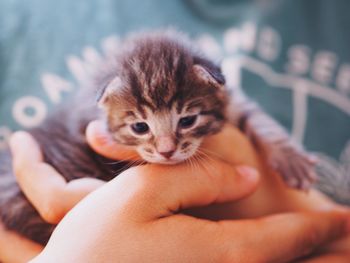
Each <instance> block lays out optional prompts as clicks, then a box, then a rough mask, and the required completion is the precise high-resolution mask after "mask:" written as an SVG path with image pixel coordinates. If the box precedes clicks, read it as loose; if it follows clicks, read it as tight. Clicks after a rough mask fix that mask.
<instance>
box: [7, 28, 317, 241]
mask: <svg viewBox="0 0 350 263" xmlns="http://www.w3.org/2000/svg"><path fill="white" fill-rule="evenodd" d="M96 80H97V81H96V83H94V85H93V86H95V87H96V89H97V92H98V94H99V96H98V105H99V106H100V107H101V108H102V109H103V112H104V116H105V119H106V122H107V127H108V129H109V132H110V133H111V135H112V136H113V138H114V139H115V140H116V141H117V142H118V143H121V144H126V145H130V146H134V147H135V149H136V150H137V152H138V153H139V154H140V156H141V157H142V158H143V159H144V160H146V161H147V162H152V163H163V164H174V163H178V162H181V161H184V160H186V159H188V158H190V157H191V156H192V155H193V154H195V153H196V151H197V149H198V147H199V146H200V144H201V141H202V140H203V138H205V137H206V136H208V135H210V134H215V133H217V132H219V131H220V130H221V128H222V127H223V125H224V124H225V123H226V122H227V121H229V122H231V123H232V124H233V125H236V126H237V127H239V128H240V129H241V130H242V131H243V132H244V133H246V134H247V136H248V137H249V138H251V140H252V141H253V142H254V143H255V144H256V146H257V147H258V149H259V150H261V151H263V153H264V154H265V155H266V158H267V161H268V162H269V164H270V165H271V166H272V168H274V169H275V170H276V171H278V172H279V173H280V174H281V176H282V177H283V178H284V180H285V182H286V183H287V184H288V185H289V186H292V187H296V188H302V189H307V188H309V187H310V185H311V183H312V181H313V180H314V178H315V174H314V172H313V160H312V158H310V157H309V155H308V154H306V153H305V152H304V151H303V150H302V148H301V147H300V146H298V145H295V144H294V143H293V142H292V141H291V140H290V139H289V137H288V135H287V133H286V132H285V131H284V130H283V129H282V128H281V127H280V126H279V125H277V124H276V123H275V122H274V121H273V120H272V119H271V118H269V117H268V116H267V115H266V114H264V113H263V112H262V111H261V110H260V109H259V108H258V106H257V105H255V104H254V103H252V102H251V101H249V100H248V99H247V98H245V97H244V96H242V94H229V92H228V89H226V87H225V78H224V76H223V75H222V73H221V71H220V68H219V67H218V66H216V65H215V64H214V63H212V62H211V61H210V60H208V59H207V58H205V57H204V56H203V55H202V54H201V53H199V52H197V51H196V50H195V49H194V48H193V47H192V46H191V44H189V43H188V41H187V40H184V39H183V37H180V36H179V34H175V33H166V32H165V33H164V32H163V33H159V32H156V33H148V34H141V35H138V36H134V37H131V38H128V39H127V40H125V41H124V44H123V48H121V49H120V51H119V52H118V54H116V55H115V57H109V58H106V59H105V61H104V65H103V67H102V69H101V70H100V71H99V73H98V74H97V77H96ZM93 93H94V92H93V89H91V88H85V89H82V92H81V94H78V95H77V96H76V97H75V98H73V99H72V100H71V101H70V102H68V103H67V104H66V105H63V106H62V107H61V108H60V109H58V110H56V111H55V112H54V113H53V114H52V115H51V116H50V117H49V118H48V119H47V120H46V121H45V122H44V123H43V124H42V125H41V126H40V127H38V128H34V129H32V130H30V133H31V134H32V135H33V136H34V137H35V139H36V140H37V141H38V142H39V144H40V146H41V149H42V151H43V154H44V157H45V161H46V162H48V163H49V164H51V165H52V166H53V167H55V168H56V169H57V170H58V172H60V173H61V174H62V175H63V176H64V177H65V178H66V179H67V180H73V179H77V178H82V177H94V178H99V179H102V180H110V179H111V178H113V177H114V176H115V175H116V171H118V172H121V171H122V170H123V168H125V167H127V163H115V164H111V163H112V161H111V160H108V159H106V158H104V157H102V156H100V155H98V154H96V153H95V152H94V151H92V149H91V148H90V147H89V146H88V145H87V143H86V141H85V136H84V131H85V128H86V126H87V124H88V123H89V122H90V121H91V120H94V119H96V118H98V117H99V113H98V110H97V107H96V105H94V104H92V103H88V101H89V100H91V98H92V97H93ZM71 109H74V110H71ZM232 147H234V146H233V145H232ZM0 218H1V220H2V222H3V223H4V225H5V226H6V227H7V228H9V229H12V230H15V231H17V232H19V233H20V234H22V235H24V236H26V237H27V238H30V239H32V240H34V241H36V242H38V243H41V244H45V243H46V242H47V241H48V239H49V237H50V235H51V233H52V231H53V229H54V226H53V225H50V224H48V223H46V222H44V221H43V220H42V219H41V218H40V216H39V215H38V213H37V212H36V211H35V209H34V208H33V206H32V205H31V204H30V203H29V201H28V200H27V199H26V198H25V196H24V195H23V193H22V192H21V190H20V189H19V187H18V185H17V184H16V181H15V177H14V175H13V174H12V168H11V156H10V153H9V152H4V153H2V154H1V157H0Z"/></svg>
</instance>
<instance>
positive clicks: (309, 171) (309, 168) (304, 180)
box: [267, 146, 318, 190]
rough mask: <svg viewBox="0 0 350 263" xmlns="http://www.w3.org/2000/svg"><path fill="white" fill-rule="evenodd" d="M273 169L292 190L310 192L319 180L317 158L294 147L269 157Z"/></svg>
mask: <svg viewBox="0 0 350 263" xmlns="http://www.w3.org/2000/svg"><path fill="white" fill-rule="evenodd" d="M267 158H268V163H269V165H270V166H271V168H272V169H274V170H275V171H276V172H278V173H279V174H280V175H281V176H282V178H283V180H284V181H285V183H286V184H287V185H288V186H289V187H292V188H297V189H302V190H308V189H310V188H311V186H312V184H313V183H314V182H315V180H316V178H317V174H316V172H315V165H316V163H317V162H318V160H317V158H316V157H315V156H313V155H312V154H309V153H306V152H303V151H301V150H298V149H296V148H294V147H292V146H291V147H283V148H282V149H279V150H277V151H272V152H270V154H268V156H267Z"/></svg>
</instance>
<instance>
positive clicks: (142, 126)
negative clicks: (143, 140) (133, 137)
mask: <svg viewBox="0 0 350 263" xmlns="http://www.w3.org/2000/svg"><path fill="white" fill-rule="evenodd" d="M131 129H132V130H133V131H134V132H135V133H137V134H145V133H147V132H148V131H149V127H148V125H147V123H145V122H136V123H134V124H132V125H131Z"/></svg>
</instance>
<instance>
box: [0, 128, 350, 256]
mask: <svg viewBox="0 0 350 263" xmlns="http://www.w3.org/2000/svg"><path fill="white" fill-rule="evenodd" d="M99 127H100V126H99V125H98V123H95V124H92V125H90V126H89V129H88V134H87V138H88V140H89V142H90V144H91V145H92V146H93V148H94V149H95V150H96V151H98V152H100V153H102V154H104V155H109V156H108V157H114V158H117V159H120V158H121V157H123V156H124V157H125V156H136V155H135V154H133V153H132V152H130V151H129V150H128V149H127V148H123V147H122V146H117V145H114V144H113V143H111V142H110V141H109V140H108V138H106V136H105V134H103V132H102V131H101V129H100V128H99ZM17 135H18V134H17ZM21 136H22V138H19V137H21ZM15 137H16V136H15ZM24 137H25V135H24ZM16 140H17V142H16ZM25 140H26V139H24V142H25ZM29 141H30V140H29ZM228 141H230V142H232V145H235V146H236V147H232V148H227V147H226V145H227V143H228ZM19 142H20V143H19ZM225 142H226V143H225ZM27 143H28V142H27ZM32 143H33V142H29V145H27V147H23V134H19V136H17V138H14V139H13V140H12V143H11V144H12V148H13V149H14V154H15V155H14V157H15V158H14V167H15V171H16V174H17V176H18V180H19V183H20V185H21V186H22V188H23V190H24V192H25V193H26V195H27V196H28V197H29V198H30V200H31V201H32V202H33V204H34V205H35V206H36V207H37V209H38V211H39V212H41V214H42V216H43V217H44V218H46V219H48V221H50V222H58V221H60V219H61V218H62V217H63V215H64V214H66V212H67V211H69V210H70V209H71V208H72V207H73V206H74V205H75V204H76V203H77V202H79V200H81V199H82V198H83V197H84V196H85V195H86V194H87V193H89V192H91V191H92V190H93V189H95V188H98V187H100V186H101V185H102V184H103V183H101V182H99V181H95V180H84V179H83V180H81V181H75V182H72V183H68V184H67V183H65V182H64V180H63V179H62V178H61V177H60V176H59V175H58V174H57V173H56V172H55V171H54V170H53V169H52V168H51V167H50V166H47V165H46V164H44V163H42V162H41V161H42V160H41V155H40V152H39V151H38V149H37V150H35V147H36V146H35V144H32ZM16 144H17V146H16ZM19 144H20V145H19ZM24 148H27V149H28V148H29V149H31V154H30V155H29V154H28V152H26V151H23V150H20V149H24ZM33 149H34V152H33ZM204 149H206V150H203V151H206V153H207V154H209V153H212V152H213V151H215V154H214V153H212V154H211V157H209V159H207V160H206V162H205V165H202V166H200V165H199V162H200V161H199V160H198V163H197V166H196V170H194V167H191V166H190V165H186V164H183V165H177V166H173V167H171V168H170V167H165V166H159V165H149V166H144V167H138V168H133V169H130V170H128V171H127V172H126V173H123V174H122V175H121V176H119V177H118V178H117V179H115V180H112V181H111V182H110V183H107V184H106V185H105V186H103V187H100V188H99V189H98V190H97V191H95V192H94V193H93V194H91V195H89V197H87V198H86V199H84V200H83V201H82V202H81V203H79V205H77V206H76V207H75V208H74V209H73V210H72V211H71V212H70V213H69V214H68V215H67V216H66V217H65V218H64V220H63V221H62V222H61V223H60V224H59V227H58V229H57V231H55V234H54V235H53V237H52V239H51V240H50V242H49V245H48V246H47V247H46V249H45V250H44V252H43V253H42V254H41V255H40V256H39V257H38V258H37V259H36V261H38V262H46V261H47V258H50V259H52V258H55V255H60V258H61V259H62V255H65V256H66V257H67V259H69V257H75V258H76V257H79V256H81V257H86V258H79V259H80V260H82V261H84V262H85V261H86V260H87V259H89V258H91V256H95V255H96V254H97V255H99V256H101V257H105V256H107V258H108V257H109V256H113V258H118V259H120V258H121V259H125V260H126V261H127V260H128V259H129V261H132V258H130V257H129V258H123V256H124V257H127V256H131V254H132V255H133V256H135V257H137V256H138V257H141V256H142V258H143V262H146V261H144V259H147V257H148V259H149V260H150V261H151V260H153V261H154V260H156V259H158V260H159V259H160V258H162V257H163V258H164V257H166V259H169V258H170V259H171V258H172V257H171V256H173V259H174V261H175V260H180V261H181V262H186V260H187V261H189V260H191V259H192V260H194V259H195V261H199V262H206V261H210V259H212V260H215V261H216V262H223V259H226V260H227V261H231V262H232V261H234V262H274V261H275V262H283V261H289V260H291V259H292V258H296V257H298V256H300V255H304V254H305V253H307V252H309V251H312V250H313V249H314V248H315V247H319V246H320V244H324V243H325V242H326V241H329V240H331V239H334V238H336V237H339V236H341V235H342V233H345V232H346V231H347V230H346V229H347V222H348V221H349V220H348V219H347V218H348V214H347V212H341V211H335V208H336V206H334V205H333V204H332V203H331V202H329V201H327V200H326V199H324V198H323V197H321V196H320V195H319V194H317V193H313V192H312V193H309V194H305V193H299V192H297V191H293V190H286V189H285V187H284V186H283V184H282V183H281V182H280V181H279V179H278V177H276V176H275V175H274V174H273V173H272V172H270V171H269V172H267V171H266V168H265V167H264V166H263V165H262V163H263V162H261V160H260V159H259V158H258V156H257V155H256V153H255V151H254V149H253V147H252V146H251V145H250V144H249V142H248V141H247V140H246V139H245V137H244V136H242V135H241V134H240V133H239V132H238V131H236V130H233V129H225V131H224V132H223V133H221V134H220V135H217V136H213V137H212V138H210V140H208V141H206V142H205V144H204ZM235 149H236V150H235ZM238 149H239V150H238ZM218 156H220V157H218ZM202 158H204V157H202ZM207 158H208V157H207ZM218 159H222V160H225V161H226V162H223V161H219V160H218ZM208 163H210V165H209V164H208ZM233 164H234V165H235V166H234V165H233ZM243 164H244V165H245V166H243V167H246V165H249V166H252V167H255V168H256V169H257V170H258V171H259V172H260V174H261V175H262V176H261V178H260V179H261V180H260V184H259V187H258V189H257V191H256V192H255V193H254V194H252V195H251V196H250V197H249V198H246V199H244V200H241V201H237V199H240V198H242V197H245V196H247V195H249V194H251V193H252V192H254V190H255V189H256V187H257V186H258V182H257V181H258V180H257V179H258V176H255V177H254V175H253V176H250V177H249V176H248V174H249V171H250V173H253V174H254V170H253V171H252V170H251V169H248V168H242V165H243ZM239 167H241V169H239ZM238 171H241V173H243V176H242V175H239V173H238ZM180 175H181V176H180ZM198 178H200V180H197V179H198ZM254 178H255V179H254ZM193 179H195V180H194V181H192V180H193ZM38 181H40V183H38ZM139 181H141V185H139V184H138V183H137V182H139ZM198 182H200V184H198ZM271 183H273V184H276V185H274V186H273V187H270V184H271ZM125 186H129V187H128V188H127V191H125V190H124V189H125ZM118 189H119V191H117V190H118ZM232 189H234V190H232ZM160 192H161V193H163V194H164V199H163V198H161V200H159V194H158V193H160ZM213 193H214V194H213ZM43 195H44V196H47V197H48V198H42V196H43ZM124 195H126V196H124ZM57 196H58V197H59V198H57ZM113 196H114V198H113ZM123 196H124V197H125V198H126V199H123ZM145 196H148V198H149V199H148V198H145ZM62 197H64V198H62ZM272 197H275V198H276V197H278V199H273V198H272ZM304 199H305V200H306V201H305V200H304ZM47 200H49V201H47ZM105 200H115V202H113V203H111V202H105ZM123 200H124V201H123ZM276 200H279V202H278V203H276ZM303 200H304V201H303ZM223 201H231V202H230V203H226V204H225V205H215V206H214V205H212V206H211V207H206V208H205V209H192V210H191V211H190V210H187V212H188V213H191V214H196V215H200V216H202V217H210V215H211V216H212V215H213V214H215V217H216V218H225V219H228V218H238V217H239V218H245V217H256V216H261V215H266V214H269V213H271V212H286V211H298V209H299V210H300V211H302V212H297V213H288V214H287V213H286V214H279V215H274V216H266V217H263V218H259V219H249V220H236V221H228V220H225V221H220V222H213V221H207V220H201V219H198V218H194V217H189V216H185V215H182V214H177V213H175V214H174V213H173V212H174V211H178V207H179V202H180V203H181V208H182V209H185V208H192V207H193V206H207V205H210V204H212V203H218V202H223ZM266 202H270V203H268V204H266ZM106 203H107V204H106ZM150 204H152V206H151V208H153V209H149V211H148V209H145V207H147V208H150ZM300 204H302V205H300ZM247 205H250V207H249V206H248V207H245V206H247ZM311 205H312V207H309V206H311ZM315 205H317V208H316V207H315ZM92 208H94V209H93V213H94V215H99V217H100V219H99V220H96V218H91V209H92ZM96 208H98V211H97V210H96ZM169 208H171V209H169ZM310 208H312V209H318V210H319V209H321V210H323V211H322V212H307V210H310ZM232 209H236V210H232ZM145 210H146V212H147V213H145ZM151 210H152V211H151ZM250 210H252V211H250ZM324 210H327V211H324ZM329 210H332V211H329ZM89 211H90V212H89ZM125 211H126V212H125ZM208 211H209V212H208ZM86 213H88V214H89V213H90V216H86ZM111 214H113V215H114V216H113V217H111ZM106 218H107V219H111V218H112V219H113V220H105V219H106ZM130 218H132V219H134V220H133V221H136V223H140V224H130V222H129V221H130ZM89 219H95V220H92V222H89ZM80 220H84V224H83V225H84V226H85V228H86V226H89V228H93V229H94V226H96V229H98V231H99V232H98V233H95V232H94V231H93V233H91V232H89V231H86V232H85V233H84V234H83V235H82V233H79V235H72V233H74V231H76V230H77V229H79V226H81V225H82V224H81V221H80ZM87 221H88V222H87ZM101 222H102V223H101ZM290 222H293V224H290ZM141 223H144V224H141ZM101 224H102V225H101ZM77 227H78V228H77ZM85 228H84V229H85ZM96 229H95V230H96ZM111 229H115V231H111ZM126 230H127V231H126ZM84 231H85V230H84ZM100 231H101V232H100ZM111 232H112V233H116V234H115V235H109V237H107V240H108V242H106V244H105V243H104V242H101V240H99V238H100V237H101V233H104V234H103V235H102V236H103V238H104V239H105V238H106V234H107V233H111ZM180 233H181V234H180ZM281 233H283V234H281ZM7 234H8V235H10V234H9V233H7ZM11 235H12V234H11ZM67 235H69V236H70V237H76V238H77V239H78V240H76V238H69V239H67V238H66V237H67ZM0 236H1V235H0ZM3 236H4V235H3ZM91 237H95V238H91ZM145 237H148V239H147V241H148V242H146V244H148V245H149V246H150V247H149V248H147V247H145ZM267 237H268V243H269V245H266V242H264V241H266V240H264V239H266V238H267ZM310 237H311V239H310ZM14 238H15V237H14ZM138 238H139V239H141V240H142V242H141V243H138V242H139V241H140V240H138ZM88 240H90V241H88ZM169 240H170V241H171V242H170V241H169ZM208 240H209V242H208ZM297 240H298V241H300V243H297V242H296V241H297ZM22 241H23V240H22ZM79 241H88V242H82V243H84V244H80V245H79ZM23 242H24V241H23ZM69 242H72V243H69ZM4 243H5V242H4ZM120 243H122V245H120ZM18 244H19V246H20V244H24V243H21V242H18ZM96 244H98V246H101V250H98V249H97V252H98V251H100V252H101V253H100V254H99V253H97V252H96V248H94V249H93V250H91V251H92V252H93V255H90V257H89V253H87V251H89V249H87V247H86V246H88V247H89V246H94V247H95V246H96ZM110 244H119V245H118V246H116V247H113V248H111V246H110ZM137 244H138V245H137ZM247 244H249V245H247ZM0 245H2V244H1V239H0ZM4 245H5V247H6V244H4ZM163 245H164V246H163ZM30 246H34V249H32V250H31V249H29V251H32V252H31V253H28V255H29V256H28V257H27V258H29V257H30V256H32V255H34V254H35V253H38V251H39V250H40V248H38V247H37V246H35V244H30V245H28V243H27V244H25V245H23V247H27V248H29V247H30ZM1 247H2V246H1ZM32 248H33V247H32ZM131 248H132V253H129V254H128V251H130V249H131ZM135 248H136V251H138V252H140V253H136V255H135ZM154 248H156V249H154ZM252 248H254V249H253V251H254V254H252ZM72 249H73V250H74V251H72ZM79 249H80V250H79ZM106 249H107V250H108V249H109V250H108V251H106ZM17 251H18V250H17ZM33 251H34V252H33ZM79 251H80V253H79ZM179 251H181V253H179ZM0 252H1V250H0ZM203 252H205V253H203ZM331 252H332V253H331ZM345 252H346V251H345ZM345 252H344V251H339V250H333V251H330V253H329V254H327V255H322V257H324V256H327V257H335V256H336V257H338V259H339V258H344V257H343V254H342V253H345ZM72 253H73V254H72ZM111 253H112V254H111ZM0 254H1V253H0ZM344 255H345V254H344ZM175 256H181V258H175ZM149 257H151V258H149ZM152 257H153V258H152ZM201 257H202V258H201ZM320 258H321V257H314V258H313V259H309V260H320ZM100 259H101V258H99V260H100ZM135 259H136V258H135ZM242 259H244V260H243V261H242ZM332 259H333V258H332ZM45 260H46V261H45ZM68 261H69V260H68ZM312 262H317V261H312ZM335 262H341V261H335ZM344 262H346V261H344Z"/></svg>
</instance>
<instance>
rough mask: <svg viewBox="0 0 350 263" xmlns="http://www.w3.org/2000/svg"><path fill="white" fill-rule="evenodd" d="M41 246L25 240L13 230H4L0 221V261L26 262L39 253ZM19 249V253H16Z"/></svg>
mask: <svg viewBox="0 0 350 263" xmlns="http://www.w3.org/2000/svg"><path fill="white" fill-rule="evenodd" d="M41 250H42V246H40V245H38V244H36V243H34V242H32V241H30V240H27V239H25V238H23V237H21V236H19V235H17V234H16V233H14V232H11V231H8V230H5V228H4V227H3V225H2V224H1V222H0V261H1V262H28V261H29V260H30V259H32V258H33V257H35V256H36V255H37V254H39V253H40V252H41ZM19 251H20V253H18V252H19Z"/></svg>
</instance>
